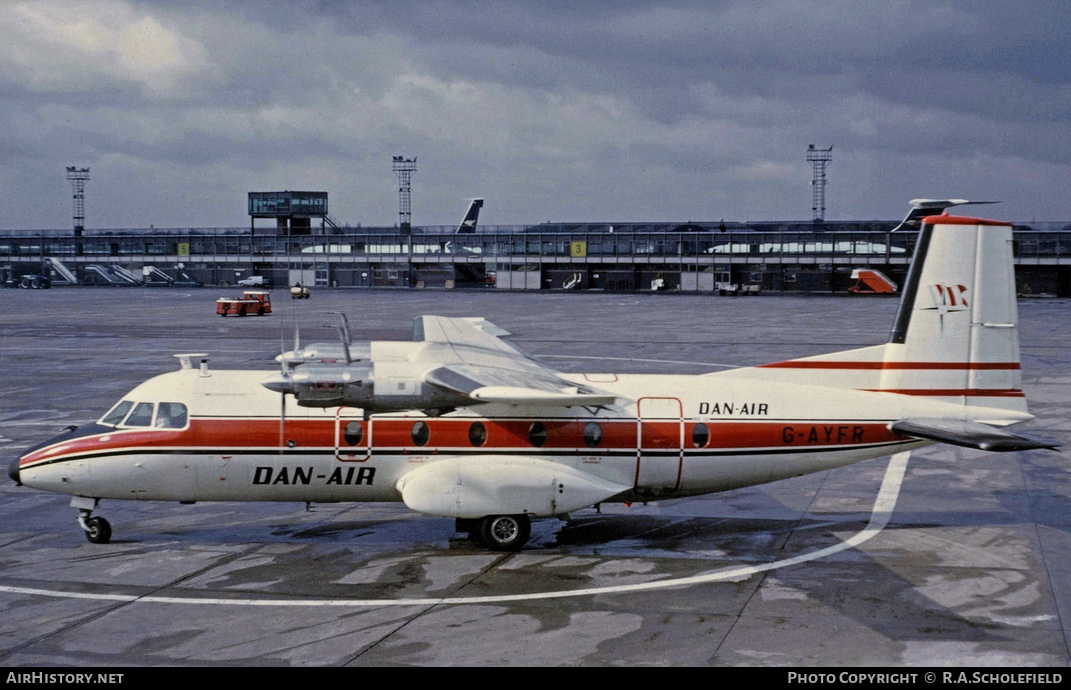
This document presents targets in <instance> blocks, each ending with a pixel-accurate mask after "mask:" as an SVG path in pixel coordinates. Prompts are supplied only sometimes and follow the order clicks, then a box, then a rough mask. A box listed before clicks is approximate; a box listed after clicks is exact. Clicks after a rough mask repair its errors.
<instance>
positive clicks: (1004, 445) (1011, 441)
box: [889, 418, 1062, 453]
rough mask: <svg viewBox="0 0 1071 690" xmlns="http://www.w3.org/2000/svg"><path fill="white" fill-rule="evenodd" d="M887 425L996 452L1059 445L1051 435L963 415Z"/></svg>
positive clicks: (903, 433) (902, 431) (904, 433)
mask: <svg viewBox="0 0 1071 690" xmlns="http://www.w3.org/2000/svg"><path fill="white" fill-rule="evenodd" d="M889 429H890V430H892V431H894V432H896V433H898V434H900V435H901V436H910V437H912V438H922V439H927V440H930V441H940V442H941V443H949V444H951V445H954V446H963V447H964V448H977V449H979V450H987V451H992V452H997V453H1002V452H1007V451H1018V450H1034V449H1037V448H1049V449H1056V448H1058V447H1059V446H1060V445H1062V444H1061V443H1060V442H1059V441H1054V440H1052V439H1043V438H1030V437H1027V436H1020V435H1019V434H1013V433H1011V432H1010V431H1005V430H1004V429H998V428H997V427H993V426H989V425H988V424H981V423H979V422H971V421H967V420H962V419H940V418H932V419H931V418H911V419H901V420H899V421H896V422H893V423H892V424H890V425H889Z"/></svg>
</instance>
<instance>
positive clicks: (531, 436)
mask: <svg viewBox="0 0 1071 690" xmlns="http://www.w3.org/2000/svg"><path fill="white" fill-rule="evenodd" d="M528 442H529V443H531V444H532V445H533V446H535V447H536V448H542V447H543V444H544V443H546V442H547V427H545V426H543V422H532V425H531V426H530V427H528Z"/></svg>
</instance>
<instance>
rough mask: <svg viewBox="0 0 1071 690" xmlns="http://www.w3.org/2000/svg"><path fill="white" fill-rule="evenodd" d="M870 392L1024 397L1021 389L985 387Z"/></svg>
mask: <svg viewBox="0 0 1071 690" xmlns="http://www.w3.org/2000/svg"><path fill="white" fill-rule="evenodd" d="M866 390H867V391H870V392H872V393H899V394H900V395H932V396H946V397H947V396H953V397H957V398H958V397H961V396H966V397H968V398H1025V397H1026V395H1024V394H1023V392H1022V391H1021V390H1014V389H1011V388H1007V389H996V388H993V389H986V388H867V389H866Z"/></svg>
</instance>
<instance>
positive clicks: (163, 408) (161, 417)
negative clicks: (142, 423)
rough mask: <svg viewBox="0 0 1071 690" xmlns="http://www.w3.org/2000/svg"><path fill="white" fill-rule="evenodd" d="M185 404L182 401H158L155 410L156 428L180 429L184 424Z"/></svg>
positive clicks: (185, 415)
mask: <svg viewBox="0 0 1071 690" xmlns="http://www.w3.org/2000/svg"><path fill="white" fill-rule="evenodd" d="M186 417H187V414H186V406H185V405H183V404H182V403H169V402H164V403H160V409H159V410H157V412H156V428H157V429H182V428H185V426H186Z"/></svg>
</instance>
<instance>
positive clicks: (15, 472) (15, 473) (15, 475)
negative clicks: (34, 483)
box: [7, 458, 22, 486]
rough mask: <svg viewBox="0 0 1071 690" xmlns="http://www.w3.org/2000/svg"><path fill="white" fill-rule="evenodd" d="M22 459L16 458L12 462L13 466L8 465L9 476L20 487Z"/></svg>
mask: <svg viewBox="0 0 1071 690" xmlns="http://www.w3.org/2000/svg"><path fill="white" fill-rule="evenodd" d="M21 459H22V458H15V459H14V460H12V461H11V464H10V465H8V467H7V476H9V477H11V479H12V480H13V481H14V482H15V484H17V485H18V486H22V482H21V481H19V460H21Z"/></svg>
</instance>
